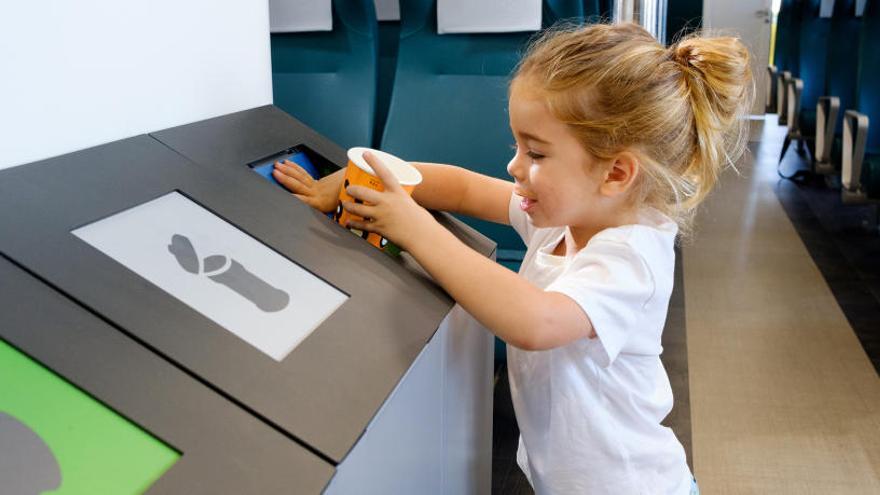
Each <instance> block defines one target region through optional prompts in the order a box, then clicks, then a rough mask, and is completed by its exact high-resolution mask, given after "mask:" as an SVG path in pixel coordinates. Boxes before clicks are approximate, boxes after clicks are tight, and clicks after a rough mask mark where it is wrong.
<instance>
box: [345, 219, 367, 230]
mask: <svg viewBox="0 0 880 495" xmlns="http://www.w3.org/2000/svg"><path fill="white" fill-rule="evenodd" d="M345 227H346V228H348V229H357V230H365V231H367V232H373V224H371V223H370V222H363V221H360V220H349V221H348V223H347V224H346V225H345Z"/></svg>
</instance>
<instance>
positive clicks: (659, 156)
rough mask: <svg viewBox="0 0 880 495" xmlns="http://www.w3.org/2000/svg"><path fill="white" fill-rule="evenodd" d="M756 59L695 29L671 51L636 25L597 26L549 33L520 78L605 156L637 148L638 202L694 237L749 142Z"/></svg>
mask: <svg viewBox="0 0 880 495" xmlns="http://www.w3.org/2000/svg"><path fill="white" fill-rule="evenodd" d="M749 64H750V62H749V52H748V50H747V49H746V47H745V46H744V45H743V44H742V43H741V42H740V41H739V40H738V39H736V38H732V37H715V38H710V37H701V36H699V35H692V36H690V37H687V38H684V39H682V40H680V41H678V42H677V43H675V44H673V45H672V46H670V47H669V48H665V47H663V46H662V45H660V44H659V43H658V42H657V40H655V39H654V38H653V37H652V36H651V35H650V34H649V33H648V32H647V31H646V30H644V29H642V28H641V27H639V26H637V25H635V24H615V25H608V24H594V25H591V26H587V27H577V28H572V27H562V28H555V29H552V30H550V31H548V32H547V33H545V34H543V35H542V36H541V37H540V38H538V39H537V40H536V41H535V42H533V43H532V44H531V46H530V47H529V49H528V51H527V53H526V55H525V57H524V58H523V60H522V61H521V62H520V65H519V66H518V67H517V70H516V74H515V77H514V83H517V82H518V81H528V82H529V83H531V84H530V86H531V88H532V89H534V90H537V91H538V92H539V94H540V95H541V96H542V97H543V98H544V99H545V101H546V104H547V105H548V108H549V110H550V112H551V114H553V115H554V117H556V118H557V119H559V120H560V121H562V122H563V123H565V124H567V125H568V126H569V128H570V129H571V130H572V131H573V132H574V134H575V136H576V137H577V138H578V140H579V141H580V142H581V144H582V145H583V146H584V148H585V149H586V150H587V151H588V152H589V153H591V154H592V155H594V156H596V157H597V158H599V159H602V160H609V159H611V158H613V157H614V156H615V155H616V154H617V153H619V152H621V151H625V150H627V151H631V152H633V153H635V154H636V155H637V156H638V157H639V158H640V161H641V164H642V167H641V171H642V173H641V174H640V178H639V179H637V181H636V187H635V195H634V197H633V199H634V201H637V202H638V204H639V205H648V206H652V207H654V208H657V209H658V210H660V211H662V212H663V213H665V214H666V215H668V216H670V217H671V218H673V219H674V220H675V221H676V222H677V223H678V224H679V227H680V228H681V230H682V232H683V234H685V235H687V234H689V232H690V226H691V222H692V219H693V214H694V212H695V209H696V207H697V205H699V204H700V202H702V201H703V199H705V198H706V195H707V194H709V192H710V191H711V190H712V188H713V187H714V185H715V183H716V182H717V180H718V176H719V175H720V173H721V171H722V170H723V168H724V167H725V166H727V165H728V164H730V165H732V164H733V163H734V162H735V161H736V160H738V159H739V157H740V156H741V155H742V153H743V152H744V150H745V148H746V143H747V140H748V120H747V119H746V118H744V117H746V115H747V114H748V111H749V109H750V108H751V103H752V95H753V93H754V86H753V84H754V83H753V82H752V74H751V69H750V66H749Z"/></svg>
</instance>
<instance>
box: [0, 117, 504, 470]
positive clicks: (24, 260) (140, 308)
mask: <svg viewBox="0 0 880 495" xmlns="http://www.w3.org/2000/svg"><path fill="white" fill-rule="evenodd" d="M258 110H259V111H260V112H266V111H268V112H270V113H271V114H275V113H277V112H278V111H277V110H275V109H258ZM279 118H284V119H290V118H289V117H285V116H284V114H283V113H281V115H280V116H279ZM285 132H286V131H285ZM217 142H223V140H222V139H218V140H217ZM328 146H329V145H328ZM312 148H313V149H314V150H316V151H322V152H323V151H325V150H324V149H323V148H321V146H320V145H318V144H315V145H312ZM258 151H261V150H258ZM255 153H256V152H255ZM328 154H331V155H332V152H328ZM331 158H333V157H331ZM336 158H337V159H338V157H336ZM241 174H249V175H244V176H246V177H249V179H248V180H242V177H244V176H243V175H241ZM272 189H275V190H276V191H277V193H267V191H269V190H272ZM175 190H177V191H180V192H181V193H183V194H184V195H186V196H187V197H189V198H190V199H192V200H193V201H195V202H196V203H198V204H200V205H201V206H203V207H205V208H206V209H208V210H209V211H211V212H213V213H214V214H216V215H217V216H219V217H220V218H222V219H225V220H226V221H227V222H229V223H231V224H233V225H235V226H236V227H238V228H239V229H241V230H242V231H244V232H245V233H247V234H249V235H251V236H253V237H254V238H256V239H258V240H260V241H261V242H263V243H264V244H266V245H267V246H269V247H270V248H272V249H274V250H275V251H277V252H278V253H280V254H281V255H282V256H285V257H287V258H288V259H290V260H293V261H294V262H296V263H298V264H299V265H300V266H302V267H303V268H305V269H306V270H309V271H310V272H312V273H314V274H315V275H317V276H318V277H320V278H322V279H323V280H325V281H327V282H328V283H330V284H331V285H333V286H335V287H337V288H338V289H340V290H341V291H343V292H345V293H346V294H348V295H350V299H349V300H348V301H347V302H345V303H344V304H343V305H342V306H341V307H340V308H339V310H337V311H336V313H335V314H333V315H332V316H331V317H330V318H329V319H327V320H326V321H325V322H324V323H323V324H322V325H321V326H320V327H318V328H317V330H315V331H314V332H313V333H312V334H311V335H310V336H309V337H308V338H307V339H306V340H305V341H304V342H303V343H302V344H300V346H299V347H297V348H296V349H295V350H294V351H293V352H292V353H291V354H290V355H288V356H287V358H286V359H284V360H283V361H282V362H280V363H278V362H275V361H274V360H272V359H271V358H269V357H268V356H266V355H264V354H263V353H261V352H260V351H258V350H256V349H254V348H253V347H251V346H250V345H248V344H246V343H244V342H243V341H241V340H240V339H238V338H237V337H235V336H234V335H232V334H231V333H229V332H227V331H226V330H224V329H223V328H221V327H219V326H218V325H217V324H215V323H214V322H213V321H211V320H209V319H207V318H206V317H204V316H202V315H201V314H199V313H198V312H196V311H194V310H192V309H191V308H189V307H188V306H186V305H184V304H183V303H181V302H180V301H178V300H177V299H175V298H173V297H171V296H169V295H168V294H167V293H165V292H164V291H162V290H161V289H159V288H158V287H156V286H154V285H152V284H151V283H149V282H147V281H146V280H144V279H143V278H141V277H139V276H138V275H136V274H135V273H134V272H131V271H130V270H128V269H126V268H124V267H123V266H121V265H119V264H118V263H116V262H115V261H113V260H112V259H110V258H109V257H107V256H105V255H104V254H103V253H101V252H99V251H97V250H96V249H94V248H92V247H91V246H89V245H88V244H86V243H85V242H83V241H81V240H80V239H78V238H76V237H75V236H73V235H72V234H71V233H70V231H71V230H73V229H75V228H77V227H80V226H83V225H86V224H90V223H92V222H95V221H96V220H99V219H101V218H104V217H107V216H110V215H113V214H115V213H117V212H120V211H123V210H126V209H129V208H131V207H133V206H136V205H139V204H142V203H145V202H147V201H149V200H151V199H154V198H157V197H160V196H162V195H164V194H167V193H169V192H171V191H175ZM444 218H446V223H447V225H449V226H451V227H452V228H453V230H456V231H457V233H459V234H464V235H465V236H469V238H470V241H471V242H472V243H475V244H476V245H478V246H481V247H482V250H484V251H489V252H491V251H493V250H494V246H492V244H491V243H487V241H486V240H485V239H484V238H482V237H481V236H479V235H478V234H475V233H474V232H473V231H471V230H468V229H465V228H461V227H459V226H458V222H456V221H450V220H449V217H444ZM0 232H4V233H10V234H9V235H6V234H4V235H3V236H2V237H0V252H2V253H3V254H5V255H7V256H8V257H9V258H10V259H12V260H14V261H15V262H16V263H18V264H20V265H21V266H23V267H25V268H27V269H28V270H29V271H32V272H33V273H35V274H36V275H38V276H39V277H41V278H43V279H44V280H46V281H47V282H49V283H50V284H52V285H53V286H55V287H57V288H58V289H59V290H61V291H63V292H64V293H66V294H68V295H70V297H71V298H73V299H74V300H76V301H78V302H79V303H81V304H82V305H83V306H85V307H87V308H90V309H92V310H93V311H95V312H96V313H97V314H100V315H102V317H104V318H106V319H107V320H108V321H110V322H112V323H113V324H114V325H115V326H116V327H117V328H119V329H121V330H122V331H123V332H125V333H127V334H129V335H130V336H132V337H133V338H135V339H137V340H139V341H141V342H143V343H144V344H146V345H148V346H150V347H151V348H153V349H155V350H156V351H157V352H159V353H161V354H162V355H164V356H166V357H167V358H168V359H169V360H171V361H173V362H174V363H176V364H177V365H178V366H179V367H180V368H181V369H184V370H187V371H188V372H190V373H192V374H193V375H194V376H197V377H199V378H200V379H201V380H203V381H204V382H206V383H209V384H211V385H212V386H213V387H216V390H218V391H219V392H221V393H222V394H224V395H225V396H227V397H228V398H230V399H231V400H233V401H235V402H237V403H240V404H241V405H242V406H243V407H245V408H246V409H248V410H249V411H252V412H253V413H255V414H256V415H258V416H259V417H261V418H262V419H263V420H265V421H266V422H267V423H269V424H271V425H274V426H276V427H277V428H279V429H280V430H282V431H284V432H286V433H287V434H289V435H291V436H292V437H295V438H297V439H298V440H300V441H301V442H303V443H304V444H306V445H310V446H312V447H313V448H314V449H316V450H317V451H319V452H321V453H322V454H323V455H325V456H326V457H327V458H328V459H329V460H330V461H332V462H334V463H338V462H339V461H340V460H341V459H342V458H343V457H344V456H345V454H346V453H347V452H348V451H349V450H350V449H351V447H352V446H353V445H354V444H355V442H356V441H357V439H358V438H359V436H360V435H361V433H362V432H363V431H364V428H365V427H366V425H367V424H368V422H369V421H370V419H371V418H372V417H373V416H374V414H375V413H376V411H377V410H378V409H379V407H380V406H381V405H382V403H383V401H384V400H385V398H386V397H388V395H389V394H390V392H391V391H392V390H393V388H394V387H395V385H396V384H397V383H398V381H399V380H400V378H401V377H402V376H403V374H404V372H405V371H406V370H407V369H408V368H409V367H410V365H411V364H412V362H413V361H414V360H415V358H416V357H417V356H418V354H419V353H420V352H421V350H422V348H423V347H424V346H425V344H426V342H427V341H428V340H429V339H430V338H431V336H432V335H433V334H434V332H435V331H436V330H437V327H438V325H439V323H440V322H441V321H442V319H443V318H444V317H445V316H446V315H447V313H448V312H449V310H450V308H451V307H452V304H453V303H452V300H451V299H450V298H449V297H448V296H447V295H446V294H445V293H444V292H443V291H442V290H441V289H440V288H438V287H437V286H436V285H435V284H434V283H433V282H432V281H431V280H430V279H428V278H427V277H425V276H424V275H423V274H421V273H420V272H419V271H418V270H417V269H414V268H415V266H414V264H413V263H412V260H409V259H408V258H406V257H403V258H398V259H395V258H391V257H389V256H388V255H386V254H384V253H382V252H380V251H379V250H377V249H375V248H374V247H372V246H371V245H369V244H367V243H365V242H364V241H363V240H362V239H360V238H358V237H356V236H354V235H352V234H351V233H349V232H348V231H347V230H345V229H343V228H341V227H340V226H338V225H336V224H335V223H333V222H332V221H331V220H330V219H328V218H327V217H326V216H324V215H322V214H320V213H318V212H315V211H314V210H312V209H311V208H309V207H308V206H306V205H305V204H303V203H301V202H299V201H292V200H291V198H290V195H288V194H285V193H284V192H283V191H281V190H280V189H279V188H277V187H274V186H272V185H271V184H268V183H267V182H266V181H264V180H263V179H262V178H260V177H259V176H258V175H257V174H254V173H253V172H251V171H249V170H242V171H241V173H238V172H236V171H233V170H227V169H224V168H222V167H214V168H211V169H209V168H208V167H207V166H206V165H195V164H193V163H192V162H191V161H189V160H187V159H185V158H183V157H182V156H181V155H179V154H178V153H175V152H174V151H172V150H171V149H169V148H168V147H166V146H164V145H163V144H161V143H160V142H158V141H157V140H155V139H153V138H151V137H149V136H138V137H135V138H131V139H126V140H122V141H117V142H114V143H110V144H107V145H103V146H100V147H96V148H91V149H87V150H83V151H80V152H76V153H72V154H68V155H64V156H61V157H58V158H53V159H50V160H45V161H41V162H37V163H34V164H30V165H25V166H20V167H15V168H11V169H7V170H4V171H2V172H0Z"/></svg>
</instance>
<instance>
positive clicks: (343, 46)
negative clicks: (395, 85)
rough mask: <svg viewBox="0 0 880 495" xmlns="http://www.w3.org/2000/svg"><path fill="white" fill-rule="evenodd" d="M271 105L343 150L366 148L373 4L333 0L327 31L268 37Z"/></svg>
mask: <svg viewBox="0 0 880 495" xmlns="http://www.w3.org/2000/svg"><path fill="white" fill-rule="evenodd" d="M271 43H272V91H273V93H274V103H275V105H276V106H278V107H280V108H281V109H282V110H284V111H285V112H287V113H289V114H291V115H293V116H295V117H296V118H298V119H299V120H301V121H303V122H304V123H306V124H307V125H309V127H312V128H313V129H315V130H316V131H318V132H319V133H321V134H323V135H324V136H327V137H328V138H330V139H331V140H333V141H335V142H336V143H337V144H339V145H340V146H342V147H343V148H349V147H352V146H371V145H372V144H373V122H374V117H375V112H376V86H377V70H376V66H377V59H378V47H379V44H378V34H377V23H376V10H375V6H374V4H373V0H333V31H327V32H308V33H273V34H272V37H271Z"/></svg>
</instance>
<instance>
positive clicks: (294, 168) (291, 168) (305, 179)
mask: <svg viewBox="0 0 880 495" xmlns="http://www.w3.org/2000/svg"><path fill="white" fill-rule="evenodd" d="M275 169H276V170H280V171H281V173H283V174H285V175H288V176H290V177H293V178H295V179H297V180H299V181H300V182H302V183H303V184H311V183H312V182H314V181H315V179H313V178H312V176H311V175H309V173H308V172H306V171H305V169H304V168H302V167H300V166H299V164H297V163H295V162H292V161H290V160H282V161H280V162H276V165H275Z"/></svg>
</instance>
